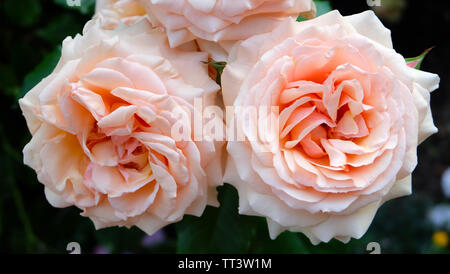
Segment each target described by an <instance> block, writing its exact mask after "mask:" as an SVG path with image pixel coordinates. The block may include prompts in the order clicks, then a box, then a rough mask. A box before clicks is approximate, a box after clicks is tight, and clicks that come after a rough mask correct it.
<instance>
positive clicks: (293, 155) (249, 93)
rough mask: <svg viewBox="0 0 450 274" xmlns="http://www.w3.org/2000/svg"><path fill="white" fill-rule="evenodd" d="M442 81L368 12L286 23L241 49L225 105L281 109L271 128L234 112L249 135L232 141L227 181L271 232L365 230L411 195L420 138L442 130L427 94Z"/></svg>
mask: <svg viewBox="0 0 450 274" xmlns="http://www.w3.org/2000/svg"><path fill="white" fill-rule="evenodd" d="M438 84H439V77H438V76H437V75H435V74H431V73H426V72H422V71H419V70H415V69H413V68H410V67H409V66H407V64H406V62H405V60H404V58H403V57H402V56H401V55H400V54H398V53H396V52H395V51H394V50H393V49H392V41H391V36H390V31H389V30H388V29H386V28H385V27H384V26H383V25H382V24H381V22H380V21H379V20H378V19H377V17H376V16H375V15H374V13H373V12H371V11H368V12H363V13H361V14H356V15H353V16H347V17H342V16H341V15H340V14H339V12H337V11H333V12H330V13H328V14H326V15H323V16H321V17H318V18H316V19H313V20H309V21H305V22H301V23H298V22H295V21H294V20H292V19H289V20H286V21H285V22H284V23H283V24H281V25H280V26H279V27H278V28H277V29H275V30H274V31H273V32H271V33H267V34H261V35H258V36H254V37H252V38H250V39H248V40H246V41H244V42H242V43H240V44H238V45H236V46H235V47H234V48H233V50H232V51H231V55H230V60H229V63H228V65H227V66H226V68H225V71H224V72H223V75H222V88H223V97H224V100H225V104H226V105H228V106H230V105H234V106H235V107H236V106H241V107H245V106H247V107H248V106H256V107H258V106H277V107H279V115H278V114H276V115H277V116H276V117H277V120H276V122H277V124H278V131H275V132H274V131H270V130H269V131H264V130H259V127H260V126H259V124H258V122H259V119H260V117H261V116H260V115H256V116H252V117H250V118H248V117H243V114H242V112H238V111H236V116H235V124H236V126H237V127H238V129H239V128H240V129H241V130H242V132H243V133H244V134H245V136H246V137H247V138H248V139H249V140H252V141H246V142H229V143H228V146H227V150H228V152H229V158H228V163H227V168H226V172H225V179H224V181H225V182H229V183H231V184H233V185H234V186H236V188H237V189H238V191H239V196H240V198H239V200H240V202H239V203H240V205H239V211H240V213H242V214H248V215H257V216H265V217H266V218H267V222H268V226H269V231H270V235H271V237H272V238H275V237H276V236H277V235H278V234H279V233H281V232H282V231H284V230H290V231H294V232H302V233H304V234H306V235H307V236H308V237H309V238H310V240H311V241H312V242H313V243H314V244H317V243H319V242H321V241H323V242H328V241H329V240H331V239H332V238H337V239H339V240H341V241H343V242H347V241H349V240H350V238H351V237H354V238H360V237H361V236H362V235H363V234H364V233H365V232H366V230H367V229H368V227H369V225H370V223H371V221H372V219H373V218H374V215H375V213H376V211H377V209H378V208H379V207H380V206H381V205H382V204H383V203H384V202H385V201H387V200H389V199H392V198H395V197H399V196H403V195H408V194H410V193H411V172H412V171H413V169H414V168H415V166H416V163H417V156H416V148H417V145H418V143H420V142H422V141H423V140H424V139H425V138H427V137H428V136H430V135H431V134H433V133H435V132H436V131H437V129H436V127H435V126H434V125H433V120H432V116H431V111H430V106H429V100H430V92H431V91H433V90H435V89H436V88H437V87H438ZM252 127H254V128H256V131H257V132H256V133H257V134H258V135H257V138H254V135H255V132H254V131H252V130H251V129H252ZM267 128H269V127H267ZM270 128H274V129H276V127H270ZM258 130H259V131H258ZM252 134H253V135H252ZM271 135H275V136H277V137H278V138H277V139H278V140H279V142H269V141H267V140H272V139H271V138H270V137H271ZM252 138H253V139H252Z"/></svg>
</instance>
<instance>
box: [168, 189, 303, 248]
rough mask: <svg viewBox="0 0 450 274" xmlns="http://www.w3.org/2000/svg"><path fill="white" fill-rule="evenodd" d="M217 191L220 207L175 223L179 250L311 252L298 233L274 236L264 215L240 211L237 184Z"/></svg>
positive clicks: (208, 209)
mask: <svg viewBox="0 0 450 274" xmlns="http://www.w3.org/2000/svg"><path fill="white" fill-rule="evenodd" d="M218 191H219V195H218V198H219V202H220V207H219V208H214V207H210V206H208V207H207V209H206V210H205V212H204V213H203V215H202V216H201V217H194V216H185V217H184V218H183V220H182V221H181V222H180V223H178V224H177V225H176V227H177V252H178V253H202V254H205V253H267V252H269V253H309V252H308V250H307V249H306V244H305V239H302V238H300V237H299V236H298V235H297V234H295V233H291V232H285V233H283V234H282V235H280V236H279V237H278V238H277V239H276V240H271V239H270V238H269V233H268V230H267V224H266V221H265V219H264V218H261V217H251V216H243V215H239V214H238V194H237V191H236V189H235V188H234V187H232V186H231V185H229V184H225V185H224V186H221V187H219V188H218Z"/></svg>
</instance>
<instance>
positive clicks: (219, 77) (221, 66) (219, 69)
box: [204, 62, 227, 85]
mask: <svg viewBox="0 0 450 274" xmlns="http://www.w3.org/2000/svg"><path fill="white" fill-rule="evenodd" d="M204 63H205V64H208V65H209V66H211V67H212V68H213V69H214V70H215V71H216V73H217V75H216V83H217V84H219V85H221V81H222V72H223V70H224V69H225V66H226V65H227V63H226V62H204Z"/></svg>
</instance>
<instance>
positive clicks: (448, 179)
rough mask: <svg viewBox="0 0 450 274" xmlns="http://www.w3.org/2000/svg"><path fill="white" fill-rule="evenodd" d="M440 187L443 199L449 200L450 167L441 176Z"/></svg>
mask: <svg viewBox="0 0 450 274" xmlns="http://www.w3.org/2000/svg"><path fill="white" fill-rule="evenodd" d="M441 185H442V192H444V195H445V197H447V198H450V167H449V168H447V169H446V170H445V171H444V173H443V174H442V179H441Z"/></svg>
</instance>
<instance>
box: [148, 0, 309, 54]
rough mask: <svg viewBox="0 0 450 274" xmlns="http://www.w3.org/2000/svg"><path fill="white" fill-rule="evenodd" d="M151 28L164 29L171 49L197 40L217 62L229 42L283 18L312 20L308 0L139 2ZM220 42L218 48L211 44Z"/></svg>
mask: <svg viewBox="0 0 450 274" xmlns="http://www.w3.org/2000/svg"><path fill="white" fill-rule="evenodd" d="M139 1H140V3H141V4H142V5H143V6H144V7H145V8H146V10H147V13H148V14H149V16H150V19H151V21H152V23H153V25H155V26H163V27H164V28H165V29H166V30H167V34H168V37H169V43H170V46H171V47H177V46H179V45H181V44H183V43H186V42H188V41H192V40H194V39H198V41H199V44H200V47H201V48H202V50H204V51H208V52H210V53H212V54H213V57H214V58H215V59H216V60H217V61H224V60H226V59H225V58H226V57H225V56H226V49H227V48H228V47H229V44H230V42H233V41H237V40H244V39H247V38H249V37H251V36H252V35H255V34H259V33H264V32H269V31H271V30H273V29H274V28H275V27H276V26H277V25H278V24H279V23H280V22H282V20H283V19H285V18H286V17H290V16H292V17H295V18H297V16H298V15H299V14H302V15H303V16H305V17H313V16H314V14H315V6H314V2H313V1H312V0H233V1H230V0H179V1H172V0H139ZM209 41H212V42H220V44H221V47H219V46H218V45H217V44H215V43H211V42H209Z"/></svg>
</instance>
